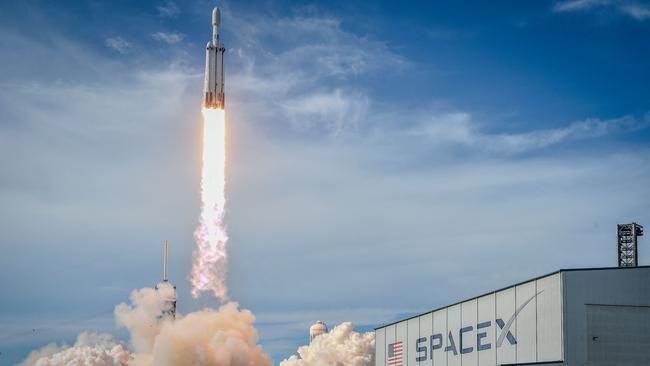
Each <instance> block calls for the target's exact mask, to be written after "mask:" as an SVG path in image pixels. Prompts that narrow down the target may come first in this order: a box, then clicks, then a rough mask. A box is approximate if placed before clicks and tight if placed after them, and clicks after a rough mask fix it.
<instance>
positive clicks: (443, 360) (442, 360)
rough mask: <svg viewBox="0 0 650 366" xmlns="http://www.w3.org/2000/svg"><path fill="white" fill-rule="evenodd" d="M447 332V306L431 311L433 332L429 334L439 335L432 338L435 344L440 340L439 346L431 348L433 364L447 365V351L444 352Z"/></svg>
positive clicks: (436, 365)
mask: <svg viewBox="0 0 650 366" xmlns="http://www.w3.org/2000/svg"><path fill="white" fill-rule="evenodd" d="M446 334H447V308H444V309H442V310H438V311H435V312H434V313H433V332H432V333H431V335H440V336H441V337H440V338H437V339H435V340H434V344H435V345H437V344H438V343H439V342H438V339H439V340H440V343H441V347H439V348H437V349H435V350H433V366H446V365H447V352H445V339H446V338H447V337H446ZM430 337H431V336H430Z"/></svg>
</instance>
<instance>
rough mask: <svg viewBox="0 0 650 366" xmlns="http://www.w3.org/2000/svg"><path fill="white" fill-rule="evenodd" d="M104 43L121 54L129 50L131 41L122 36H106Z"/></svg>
mask: <svg viewBox="0 0 650 366" xmlns="http://www.w3.org/2000/svg"><path fill="white" fill-rule="evenodd" d="M105 43H106V45H107V46H108V47H110V48H112V49H113V50H114V51H117V52H119V53H121V54H123V55H124V54H127V53H129V51H131V48H132V46H131V43H129V42H128V41H127V40H125V39H124V38H122V37H112V38H106V40H105Z"/></svg>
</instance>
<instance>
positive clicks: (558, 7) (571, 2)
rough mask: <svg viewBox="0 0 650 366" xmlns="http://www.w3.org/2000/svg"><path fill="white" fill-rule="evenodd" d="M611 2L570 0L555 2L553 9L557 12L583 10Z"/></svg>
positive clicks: (602, 0)
mask: <svg viewBox="0 0 650 366" xmlns="http://www.w3.org/2000/svg"><path fill="white" fill-rule="evenodd" d="M611 3H612V1H611V0H568V1H561V2H558V3H555V5H554V6H553V10H555V11H557V12H573V11H582V10H588V9H592V8H594V7H597V6H603V5H609V4H611Z"/></svg>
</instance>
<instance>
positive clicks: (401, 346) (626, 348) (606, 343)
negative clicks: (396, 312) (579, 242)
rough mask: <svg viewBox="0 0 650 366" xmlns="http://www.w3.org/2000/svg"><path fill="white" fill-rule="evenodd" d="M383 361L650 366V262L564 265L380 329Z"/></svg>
mask: <svg viewBox="0 0 650 366" xmlns="http://www.w3.org/2000/svg"><path fill="white" fill-rule="evenodd" d="M375 342H376V349H375V352H376V353H375V365H376V366H415V365H417V366H456V365H458V366H469V365H472V366H475V365H476V366H482V365H536V364H540V365H541V364H543V365H617V366H621V365H650V266H642V267H614V268H584V269H563V270H559V271H557V272H554V273H551V274H548V275H545V276H542V277H538V278H534V279H531V280H529V281H525V282H522V283H518V284H515V285H512V286H509V287H506V288H503V289H500V290H496V291H493V292H490V293H487V294H484V295H481V296H477V297H474V298H471V299H469V300H465V301H461V302H459V303H456V304H452V305H449V306H445V307H442V308H439V309H436V310H433V311H430V312H427V313H424V314H421V315H417V316H414V317H411V318H408V319H404V320H401V321H398V322H395V323H391V324H387V325H384V326H381V327H379V328H376V329H375Z"/></svg>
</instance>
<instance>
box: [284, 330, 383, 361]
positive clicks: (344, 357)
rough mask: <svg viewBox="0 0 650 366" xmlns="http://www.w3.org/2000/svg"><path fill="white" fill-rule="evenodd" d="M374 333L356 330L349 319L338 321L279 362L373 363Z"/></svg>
mask: <svg viewBox="0 0 650 366" xmlns="http://www.w3.org/2000/svg"><path fill="white" fill-rule="evenodd" d="M374 364H375V334H374V333H372V332H368V333H359V332H356V331H355V330H354V326H353V325H352V323H350V322H345V323H342V324H340V325H337V326H336V327H334V329H332V330H331V331H330V332H329V333H325V334H321V335H319V336H317V337H316V338H314V340H313V341H312V342H311V344H310V345H307V346H302V347H300V348H298V356H296V355H293V356H291V357H289V358H288V359H286V360H284V361H282V362H280V366H374Z"/></svg>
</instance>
